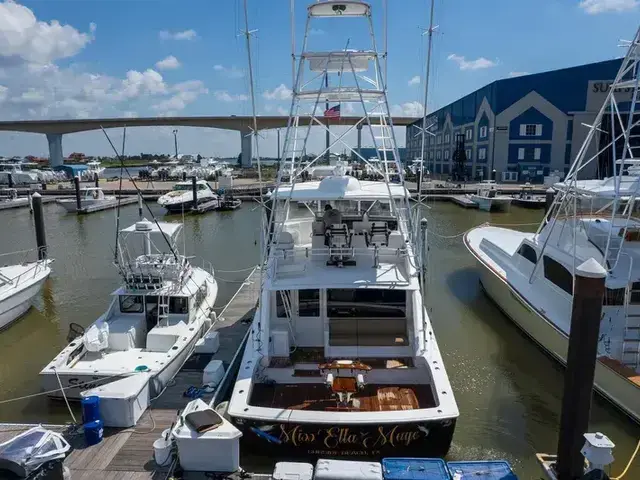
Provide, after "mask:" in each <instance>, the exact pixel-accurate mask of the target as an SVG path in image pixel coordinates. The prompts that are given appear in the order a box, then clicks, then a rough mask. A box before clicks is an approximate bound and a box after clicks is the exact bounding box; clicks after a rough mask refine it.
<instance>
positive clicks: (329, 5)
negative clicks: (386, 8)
mask: <svg viewBox="0 0 640 480" xmlns="http://www.w3.org/2000/svg"><path fill="white" fill-rule="evenodd" d="M323 17H324V18H327V17H332V18H335V19H339V18H341V17H344V18H350V19H354V18H355V17H359V18H360V19H361V20H363V21H364V22H365V23H366V24H367V28H368V32H369V37H370V42H369V43H370V44H369V46H368V49H366V50H364V49H362V50H361V49H358V50H353V49H349V48H348V47H349V41H347V44H346V46H345V48H344V50H336V51H329V52H326V51H325V52H313V51H308V50H307V47H308V39H309V32H310V31H311V30H312V28H313V26H314V25H315V22H314V21H315V20H317V19H322V18H323ZM381 57H382V59H383V60H384V59H386V53H378V51H377V45H376V39H375V34H374V26H373V19H372V15H371V7H370V6H369V5H368V4H366V3H364V2H359V1H357V0H354V1H350V2H347V3H345V4H339V3H337V2H334V1H331V0H328V1H319V2H317V3H314V4H312V5H311V6H310V7H309V8H308V10H307V22H306V28H305V34H304V40H303V42H302V50H301V52H300V53H296V52H293V58H294V64H295V65H296V66H295V69H294V70H295V73H294V85H293V89H292V98H291V108H290V110H289V112H290V118H289V122H288V124H287V129H286V133H285V137H284V143H283V149H282V154H281V156H280V158H281V159H282V163H281V166H280V168H279V171H278V175H277V181H276V185H278V186H280V185H282V183H283V182H282V179H283V177H285V176H287V177H289V178H288V181H287V182H285V183H287V184H289V185H291V191H292V192H293V188H294V186H295V184H296V182H297V181H298V179H299V178H300V177H301V175H302V172H303V171H304V170H309V168H310V167H312V166H313V165H314V164H316V163H318V162H319V160H321V159H322V158H324V157H325V155H326V154H327V153H329V152H330V151H331V149H332V148H333V147H335V146H340V147H344V149H345V150H346V151H347V152H348V153H351V154H352V156H354V157H355V158H357V159H358V160H360V162H363V163H364V164H365V165H368V166H369V167H370V168H371V169H372V170H373V171H374V172H376V173H377V174H378V175H379V176H381V177H382V178H383V179H384V180H385V182H386V183H387V185H388V183H389V181H390V178H391V176H392V175H398V179H399V181H400V182H401V183H403V181H404V178H403V169H402V166H401V162H400V155H399V151H398V148H397V142H396V138H395V133H394V131H393V121H392V118H391V114H390V107H389V102H388V99H387V94H386V91H387V87H386V79H385V76H384V74H383V73H384V72H383V69H382V67H381ZM331 104H333V107H330V108H329V109H326V106H325V105H331ZM343 107H344V108H343ZM345 110H347V112H346V113H348V114H349V115H350V116H353V118H355V119H357V120H356V123H355V125H352V126H350V127H348V128H347V127H345V131H343V132H341V133H336V132H335V129H333V130H332V129H331V128H330V126H331V125H332V124H334V125H335V124H337V123H338V121H339V118H340V117H341V116H342V114H343V112H345ZM336 112H337V114H336ZM303 114H304V115H307V116H308V117H309V121H308V125H301V122H300V117H301V115H303ZM334 118H335V119H338V121H336V120H332V119H334ZM312 127H319V128H320V129H322V130H323V131H324V132H326V133H327V134H328V137H329V139H330V140H329V145H328V146H325V148H324V149H323V150H322V151H321V152H319V153H318V154H316V155H315V156H313V158H307V160H309V163H308V164H307V165H306V166H305V167H304V168H303V167H302V162H303V160H304V159H305V156H306V152H307V147H308V143H309V137H310V134H311V131H312ZM363 128H364V129H365V131H366V132H368V133H369V134H370V136H371V140H372V142H373V146H374V148H375V151H376V157H377V160H378V162H377V166H374V165H373V164H372V163H371V162H369V159H367V158H364V157H363V156H362V155H361V153H360V151H359V150H356V149H355V148H354V147H352V145H351V144H350V143H349V142H347V141H346V137H347V135H349V134H350V133H351V132H353V131H354V130H355V129H363ZM316 130H317V128H316ZM289 162H290V163H289ZM390 165H391V166H393V168H389V166H390ZM389 195H390V197H391V190H390V189H389ZM405 196H406V198H405V199H404V201H405V205H403V208H406V211H407V212H409V194H408V193H406V195H405ZM280 198H281V199H282V197H280ZM290 198H291V197H290V196H288V197H287V198H286V199H285V204H284V211H285V212H287V211H288V209H289V202H290ZM390 205H391V209H392V213H397V212H395V209H396V205H395V202H393V201H391V202H390ZM274 208H275V205H274ZM410 221H411V220H410V219H408V222H410ZM276 223H277V224H276V225H275V228H273V230H270V232H271V233H270V237H271V238H269V240H270V241H274V240H276V239H277V238H278V236H279V234H280V232H281V231H282V229H283V226H284V225H283V224H284V222H281V221H278V222H276ZM408 232H412V229H411V226H410V225H409V228H408Z"/></svg>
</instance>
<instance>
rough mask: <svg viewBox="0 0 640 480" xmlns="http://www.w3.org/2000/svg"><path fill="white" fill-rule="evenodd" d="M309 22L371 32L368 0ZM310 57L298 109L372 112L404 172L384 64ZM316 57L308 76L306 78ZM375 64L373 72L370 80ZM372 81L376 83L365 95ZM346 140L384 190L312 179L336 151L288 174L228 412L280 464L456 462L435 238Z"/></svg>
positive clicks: (322, 12) (339, 5)
mask: <svg viewBox="0 0 640 480" xmlns="http://www.w3.org/2000/svg"><path fill="white" fill-rule="evenodd" d="M308 16H309V22H307V29H309V28H311V26H312V25H313V23H314V22H313V20H315V19H316V18H327V17H334V18H344V17H351V18H352V19H353V18H360V19H362V20H364V21H365V22H367V23H369V25H371V23H370V22H371V9H370V6H369V5H368V4H366V3H363V2H360V1H325V2H318V3H313V4H312V5H310V6H309V7H308ZM305 38H306V36H305ZM372 40H373V34H372ZM372 43H373V44H374V45H375V43H374V42H372ZM302 52H303V53H302V54H301V55H299V56H298V57H297V58H300V65H299V66H298V73H297V79H298V80H297V81H296V85H295V87H294V88H293V92H294V94H293V105H292V107H291V111H292V112H298V111H313V112H322V111H323V108H310V109H307V108H306V105H305V106H303V107H301V108H298V106H299V105H298V104H299V102H303V101H305V100H309V101H311V102H319V104H320V105H322V106H324V102H325V101H326V100H327V99H328V100H330V101H332V102H333V101H335V102H337V101H340V102H342V103H347V102H352V103H356V104H358V105H359V106H361V107H362V108H363V109H364V112H365V116H364V117H363V118H362V119H361V120H360V122H361V123H363V124H369V125H372V126H373V128H374V129H375V132H376V133H377V135H376V137H374V142H377V141H378V139H382V142H381V143H382V145H381V146H377V147H378V148H376V151H377V152H378V155H379V156H380V157H382V158H378V160H379V162H377V163H378V165H380V164H384V163H388V162H391V163H393V164H394V165H395V168H396V171H397V172H398V175H399V176H400V177H402V170H401V168H400V167H399V162H400V159H399V155H398V150H397V148H396V145H395V138H394V136H393V125H392V122H391V116H390V114H389V110H388V104H387V102H386V92H385V88H384V86H383V82H382V80H381V78H382V76H381V73H382V72H381V70H380V69H379V59H380V57H382V55H379V54H378V53H377V52H376V51H375V49H373V50H366V51H365V50H362V51H360V50H359V51H355V50H354V51H346V50H345V51H337V52H324V53H315V52H308V51H306V44H305V45H304V46H303V49H302ZM307 62H308V63H309V67H310V70H311V74H312V77H313V78H312V80H309V81H307V80H306V79H303V77H304V75H303V73H302V72H301V69H302V70H305V69H306V66H307ZM370 62H372V63H373V66H372V67H371V69H372V70H373V72H372V73H363V72H367V70H368V69H369V68H370ZM356 71H357V72H358V73H357V74H356V73H355V72H356ZM341 73H343V75H342V78H341V81H340V82H338V81H335V82H329V84H330V85H335V86H334V87H325V86H324V82H323V81H324V77H325V75H328V74H333V75H336V76H337V75H338V74H341ZM360 74H362V75H360ZM365 75H366V79H367V80H369V79H377V80H376V81H372V82H373V83H372V84H371V85H369V84H367V85H366V87H362V88H361V86H359V83H358V82H360V81H361V79H362V78H365V77H364V76H365ZM314 79H315V81H314ZM319 89H320V90H319ZM317 106H318V105H315V107H317ZM314 115H315V114H313V115H312V116H314ZM312 120H314V121H315V120H318V121H317V123H318V124H322V123H321V122H320V120H319V119H316V118H313V119H312ZM298 124H299V122H298V118H295V117H293V118H291V119H290V121H289V128H288V129H287V134H286V137H285V143H284V151H283V158H293V159H296V158H300V157H299V156H298V155H297V154H296V153H295V152H296V151H297V149H299V148H300V146H301V145H304V144H306V139H305V135H306V134H308V133H307V132H308V130H309V129H308V128H307V127H297V125H298ZM345 134H346V133H345ZM345 134H342V135H341V136H337V135H336V137H337V138H338V140H336V142H338V141H340V142H341V143H342V144H343V145H344V146H345V148H348V149H349V150H350V151H351V152H353V154H354V155H356V156H358V158H360V160H362V161H363V162H365V163H366V164H367V165H369V166H370V167H371V168H372V171H375V172H376V175H377V176H378V177H379V178H382V181H364V180H363V181H360V180H358V179H356V178H354V177H353V176H349V175H345V171H344V170H345V169H344V168H339V167H336V171H334V172H333V174H332V175H328V176H326V177H325V178H323V179H322V180H311V181H304V182H303V181H301V176H302V174H303V171H304V169H310V168H312V167H313V166H314V164H315V163H316V162H317V161H318V160H320V159H321V158H323V156H324V154H325V153H326V152H321V153H320V154H319V155H318V156H316V157H315V158H313V160H312V161H310V162H309V164H308V165H307V166H306V167H302V166H301V165H299V164H298V163H299V160H295V162H296V164H295V165H292V166H288V167H287V168H286V171H284V169H281V170H280V172H279V173H278V180H277V183H276V187H275V189H274V191H273V192H271V194H270V196H269V197H270V198H269V205H270V207H269V209H268V210H267V213H268V215H269V216H270V218H271V221H270V222H269V225H268V227H267V228H266V229H265V230H266V231H267V232H269V234H268V235H267V241H266V242H265V243H266V247H265V249H264V264H265V266H264V268H263V269H262V274H261V275H262V279H261V287H262V288H261V294H260V300H259V306H258V309H257V311H256V313H255V317H254V319H253V323H252V327H251V334H250V337H249V340H248V342H247V345H246V348H245V351H244V354H243V358H242V361H241V365H240V368H239V374H238V377H237V379H236V383H235V385H234V387H233V391H232V396H231V399H230V401H229V404H228V415H229V417H230V418H231V421H232V423H233V424H234V425H235V426H236V427H237V428H238V429H240V430H241V431H242V432H243V437H242V440H241V441H242V442H243V443H245V444H246V445H247V448H250V449H252V451H260V452H262V453H263V454H265V455H270V456H272V457H274V458H278V457H280V458H282V457H284V456H287V457H289V456H303V457H318V456H327V455H329V456H349V457H354V456H362V457H384V456H403V455H406V456H425V455H427V456H443V455H445V454H446V453H447V451H448V450H449V446H450V444H451V441H452V437H453V433H454V429H455V424H456V420H457V418H458V407H457V404H456V401H455V398H454V394H453V391H452V389H451V385H450V383H449V378H448V376H447V372H446V369H445V366H444V364H443V361H442V356H441V354H440V350H439V348H438V344H437V341H436V336H435V333H434V331H433V328H432V325H431V321H430V319H429V315H428V313H427V309H426V308H425V306H424V304H423V288H424V287H425V285H424V281H422V282H421V281H420V280H421V276H422V275H421V272H422V271H423V270H422V269H421V265H422V264H423V263H421V262H422V261H423V260H424V258H423V253H422V252H423V251H424V243H423V240H424V231H423V230H421V229H420V228H418V223H419V222H416V221H415V219H413V218H412V215H411V213H410V207H409V199H410V194H409V192H408V190H407V189H406V188H405V187H404V185H403V184H402V183H400V184H396V183H392V182H391V181H390V178H389V177H390V176H389V175H385V174H384V172H382V171H380V169H379V166H376V165H370V163H369V162H368V160H367V159H365V158H362V156H360V154H359V153H358V152H357V151H355V150H354V149H353V148H352V147H351V146H349V144H348V143H346V142H345V141H344V139H343V137H344V135H345ZM387 156H388V158H387ZM292 172H293V173H292ZM285 176H286V177H287V180H286V182H285V181H283V180H282V178H283V177H285ZM301 204H302V205H303V208H300V207H299V206H298V205H301ZM327 205H331V206H332V207H333V209H337V210H338V211H339V212H340V214H338V213H337V212H333V216H332V217H331V218H333V219H337V218H340V220H339V223H332V224H329V225H327V224H325V218H324V212H325V209H326V207H327ZM269 211H270V212H271V213H269ZM338 215H339V216H338ZM327 218H328V217H327ZM425 227H426V225H425Z"/></svg>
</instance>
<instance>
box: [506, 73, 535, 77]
mask: <svg viewBox="0 0 640 480" xmlns="http://www.w3.org/2000/svg"><path fill="white" fill-rule="evenodd" d="M523 75H530V73H529V72H509V78H514V77H522V76H523Z"/></svg>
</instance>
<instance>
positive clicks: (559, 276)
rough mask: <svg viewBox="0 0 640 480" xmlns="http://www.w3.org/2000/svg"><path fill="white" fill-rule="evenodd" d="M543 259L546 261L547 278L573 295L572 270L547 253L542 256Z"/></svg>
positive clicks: (545, 273) (545, 274) (545, 272)
mask: <svg viewBox="0 0 640 480" xmlns="http://www.w3.org/2000/svg"><path fill="white" fill-rule="evenodd" d="M542 261H543V262H544V276H545V278H546V279H547V280H549V281H550V282H551V283H553V284H554V285H556V286H557V287H559V288H561V289H562V290H564V291H565V292H567V293H568V294H569V295H573V275H572V274H571V272H569V270H567V269H566V268H565V267H563V266H562V264H560V263H559V262H556V261H555V260H554V259H553V258H550V257H547V256H546V255H545V256H543V257H542Z"/></svg>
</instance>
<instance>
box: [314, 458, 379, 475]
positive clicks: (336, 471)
mask: <svg viewBox="0 0 640 480" xmlns="http://www.w3.org/2000/svg"><path fill="white" fill-rule="evenodd" d="M314 480H382V466H381V465H380V464H379V463H378V462H353V461H351V460H326V459H323V458H321V459H319V460H318V463H316V475H315V477H314Z"/></svg>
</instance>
